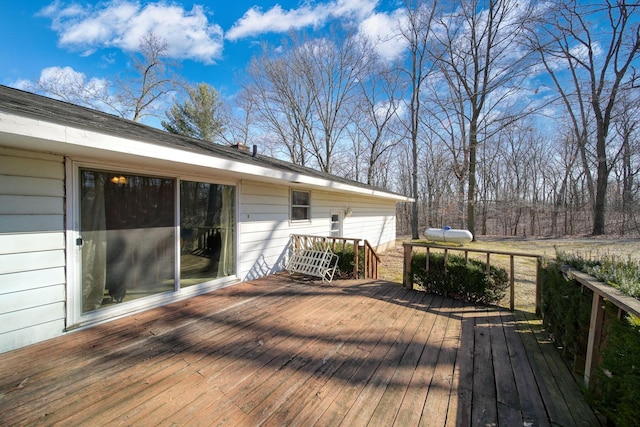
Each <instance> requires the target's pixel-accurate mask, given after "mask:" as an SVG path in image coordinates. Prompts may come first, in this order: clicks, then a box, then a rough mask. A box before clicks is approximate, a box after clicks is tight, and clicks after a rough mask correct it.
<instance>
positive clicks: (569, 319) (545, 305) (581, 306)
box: [540, 262, 593, 366]
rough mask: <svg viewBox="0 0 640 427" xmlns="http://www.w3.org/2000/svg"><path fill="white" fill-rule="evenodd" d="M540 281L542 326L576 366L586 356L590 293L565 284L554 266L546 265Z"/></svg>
mask: <svg viewBox="0 0 640 427" xmlns="http://www.w3.org/2000/svg"><path fill="white" fill-rule="evenodd" d="M540 278H541V282H542V307H541V312H542V318H543V321H544V326H545V328H546V330H547V331H548V332H549V334H550V335H551V337H552V338H553V340H554V341H555V342H556V344H557V346H558V347H560V348H561V349H562V352H563V353H564V356H565V357H566V358H567V359H569V360H571V361H572V363H573V364H575V365H576V366H578V365H579V363H576V361H577V360H583V359H584V357H585V354H586V345H587V342H586V339H587V337H588V332H589V331H588V328H589V319H590V315H591V300H592V295H593V293H592V292H591V291H590V290H589V289H584V290H583V289H582V288H581V287H580V286H579V285H578V284H577V283H576V282H575V281H574V280H571V281H569V280H567V279H566V278H565V276H564V275H563V274H562V271H560V264H558V263H555V262H552V263H547V264H546V266H545V267H544V268H543V269H542V271H541V277H540ZM583 366H584V365H583Z"/></svg>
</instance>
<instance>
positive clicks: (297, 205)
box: [291, 190, 311, 221]
mask: <svg viewBox="0 0 640 427" xmlns="http://www.w3.org/2000/svg"><path fill="white" fill-rule="evenodd" d="M309 219H311V193H309V192H308V191H296V190H292V191H291V220H292V221H304V220H309Z"/></svg>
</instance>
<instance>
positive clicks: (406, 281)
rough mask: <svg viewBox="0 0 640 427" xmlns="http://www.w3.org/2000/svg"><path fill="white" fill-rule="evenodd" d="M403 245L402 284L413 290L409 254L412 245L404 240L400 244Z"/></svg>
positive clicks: (411, 250)
mask: <svg viewBox="0 0 640 427" xmlns="http://www.w3.org/2000/svg"><path fill="white" fill-rule="evenodd" d="M402 245H403V246H404V263H403V271H402V285H403V286H404V287H405V288H406V289H411V290H413V280H412V278H411V256H412V252H413V245H411V244H410V243H409V244H407V243H406V242H405V243H403V244H402Z"/></svg>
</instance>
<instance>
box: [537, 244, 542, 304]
mask: <svg viewBox="0 0 640 427" xmlns="http://www.w3.org/2000/svg"><path fill="white" fill-rule="evenodd" d="M541 272H542V257H537V258H536V314H537V315H540V314H541V312H542V282H541V280H542V278H541V277H540V273H541Z"/></svg>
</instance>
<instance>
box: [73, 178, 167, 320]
mask: <svg viewBox="0 0 640 427" xmlns="http://www.w3.org/2000/svg"><path fill="white" fill-rule="evenodd" d="M174 200H175V180H174V179H169V178H161V177H153V176H142V175H133V174H122V173H119V172H105V171H95V170H88V169H81V170H80V236H81V239H82V242H81V244H82V261H81V262H82V267H81V268H82V312H83V313H84V312H87V311H92V310H96V309H98V308H102V307H104V306H107V305H110V304H113V303H120V302H123V301H129V300H132V299H136V298H139V297H143V296H148V295H152V294H157V293H160V292H166V291H170V290H174V289H175V226H174V216H175V202H174Z"/></svg>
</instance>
